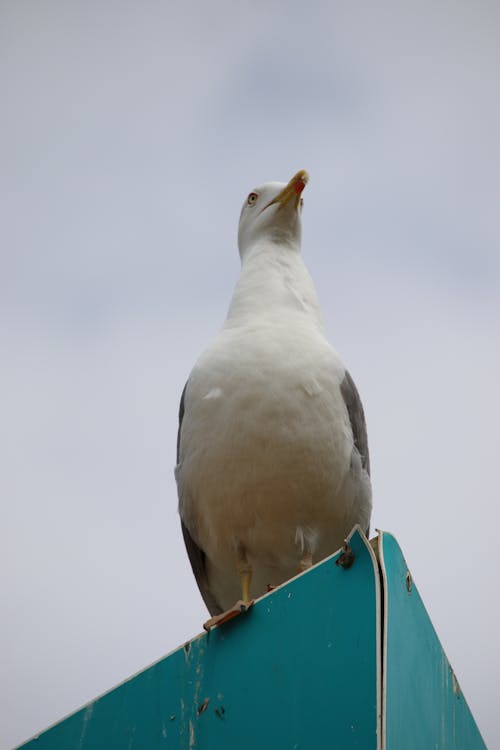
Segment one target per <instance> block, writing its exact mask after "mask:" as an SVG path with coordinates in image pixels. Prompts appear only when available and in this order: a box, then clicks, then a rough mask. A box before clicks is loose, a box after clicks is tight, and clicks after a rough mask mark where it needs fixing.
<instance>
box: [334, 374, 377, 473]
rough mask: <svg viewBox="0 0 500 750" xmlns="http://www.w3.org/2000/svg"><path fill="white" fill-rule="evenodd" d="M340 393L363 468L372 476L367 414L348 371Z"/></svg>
mask: <svg viewBox="0 0 500 750" xmlns="http://www.w3.org/2000/svg"><path fill="white" fill-rule="evenodd" d="M340 392H341V393H342V397H343V399H344V403H345V405H346V407H347V413H348V415H349V421H350V422H351V429H352V435H353V438H354V445H355V447H356V449H357V451H358V453H359V455H360V456H361V466H362V467H363V469H364V470H365V471H366V473H367V474H368V475H369V474H370V455H369V453H368V436H367V434H366V422H365V413H364V411H363V404H362V403H361V399H360V397H359V393H358V389H357V388H356V386H355V385H354V380H353V379H352V378H351V376H350V374H349V372H348V371H347V370H346V371H345V375H344V379H343V381H342V383H341V384H340Z"/></svg>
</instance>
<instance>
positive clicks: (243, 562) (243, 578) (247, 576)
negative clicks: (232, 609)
mask: <svg viewBox="0 0 500 750" xmlns="http://www.w3.org/2000/svg"><path fill="white" fill-rule="evenodd" d="M238 574H239V576H240V584H241V599H242V601H243V602H244V603H245V604H246V603H248V602H250V601H251V599H250V584H251V582H252V566H251V565H250V563H249V562H248V558H247V554H246V552H245V550H244V549H242V548H240V549H239V550H238Z"/></svg>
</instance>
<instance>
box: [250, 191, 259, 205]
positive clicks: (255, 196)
mask: <svg viewBox="0 0 500 750" xmlns="http://www.w3.org/2000/svg"><path fill="white" fill-rule="evenodd" d="M258 197H259V196H258V195H257V193H250V195H249V196H248V198H247V203H248V205H249V206H253V204H254V203H255V201H256V200H257V198H258Z"/></svg>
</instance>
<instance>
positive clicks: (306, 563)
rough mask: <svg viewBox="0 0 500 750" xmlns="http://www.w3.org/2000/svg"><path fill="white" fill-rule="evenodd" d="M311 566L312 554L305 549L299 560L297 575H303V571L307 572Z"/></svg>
mask: <svg viewBox="0 0 500 750" xmlns="http://www.w3.org/2000/svg"><path fill="white" fill-rule="evenodd" d="M312 564H313V556H312V552H311V550H309V549H305V550H304V552H303V554H302V557H301V558H300V562H299V567H298V568H297V572H298V573H303V572H304V570H309V568H312Z"/></svg>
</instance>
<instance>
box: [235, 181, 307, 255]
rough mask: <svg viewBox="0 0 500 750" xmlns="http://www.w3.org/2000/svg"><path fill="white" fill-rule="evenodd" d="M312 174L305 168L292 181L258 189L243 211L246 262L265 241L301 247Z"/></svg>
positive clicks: (240, 244)
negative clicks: (306, 194) (305, 192)
mask: <svg viewBox="0 0 500 750" xmlns="http://www.w3.org/2000/svg"><path fill="white" fill-rule="evenodd" d="M308 180H309V175H308V174H307V172H306V171H305V170H304V169H301V170H299V171H298V172H297V174H295V175H294V176H293V177H292V179H291V180H290V182H288V183H286V184H285V183H284V182H265V183H264V184H263V185H261V186H260V187H257V188H254V189H253V190H252V191H251V192H250V193H249V194H248V197H247V198H246V200H245V202H244V204H243V208H242V209H241V215H240V224H239V228H238V247H239V250H240V256H241V258H242V259H243V258H244V256H245V255H246V253H247V251H248V250H249V249H250V248H251V247H253V246H254V245H256V244H257V243H259V242H260V241H262V240H269V241H271V242H280V243H285V244H289V245H292V246H296V247H297V248H299V247H300V235H301V225H300V214H301V211H302V203H303V200H302V195H301V194H302V191H303V190H304V188H305V186H306V184H307V181H308Z"/></svg>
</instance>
